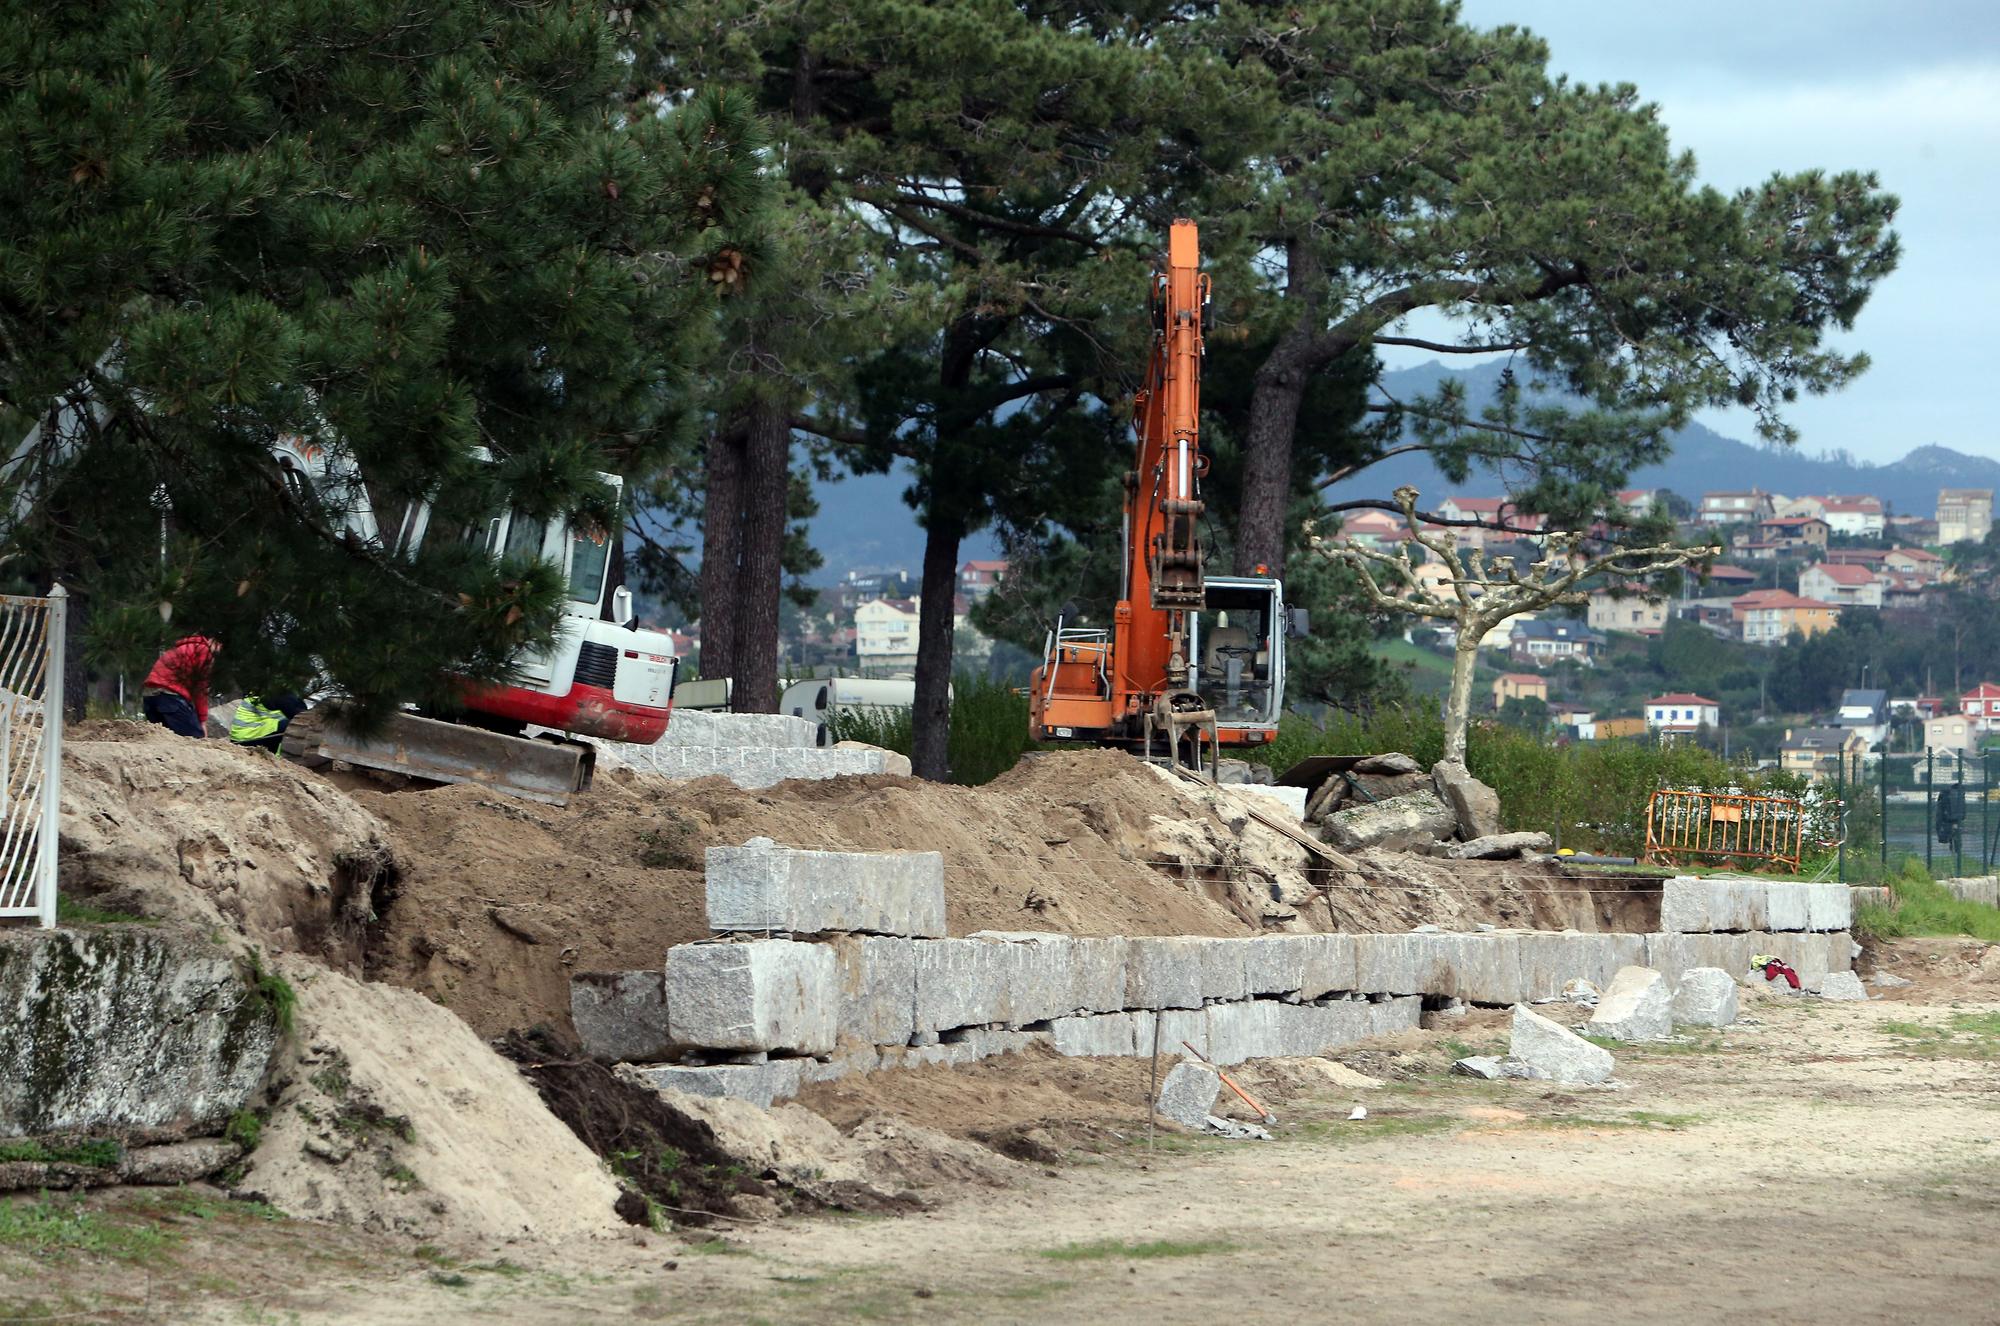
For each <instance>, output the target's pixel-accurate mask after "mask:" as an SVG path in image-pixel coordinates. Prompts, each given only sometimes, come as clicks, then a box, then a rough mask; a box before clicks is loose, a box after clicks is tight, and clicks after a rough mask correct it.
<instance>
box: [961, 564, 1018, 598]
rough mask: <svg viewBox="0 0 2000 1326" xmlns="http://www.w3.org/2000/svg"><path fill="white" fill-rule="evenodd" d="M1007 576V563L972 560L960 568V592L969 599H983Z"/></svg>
mask: <svg viewBox="0 0 2000 1326" xmlns="http://www.w3.org/2000/svg"><path fill="white" fill-rule="evenodd" d="M1006 578H1007V563H1005V562H1004V561H1000V562H982V561H976V560H975V561H970V562H967V563H966V564H965V565H964V566H961V567H959V568H958V592H959V593H961V594H963V595H965V596H966V597H967V598H969V599H983V598H985V597H986V596H987V595H988V594H991V593H992V592H993V590H994V587H995V586H997V585H998V584H999V583H1000V582H1001V581H1002V580H1005V579H1006Z"/></svg>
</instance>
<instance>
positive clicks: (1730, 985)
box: [1674, 967, 1737, 1027]
mask: <svg viewBox="0 0 2000 1326" xmlns="http://www.w3.org/2000/svg"><path fill="white" fill-rule="evenodd" d="M1736 1012H1737V1009H1736V980H1735V978H1734V977H1732V976H1731V975H1730V974H1729V973H1728V972H1726V971H1724V970H1722V968H1720V967H1691V968H1689V969H1688V970H1687V971H1686V972H1685V973H1683V974H1682V976H1681V984H1680V988H1679V989H1678V990H1675V991H1674V1021H1675V1022H1678V1023H1680V1024H1681V1025H1683V1026H1688V1027H1727V1026H1732V1025H1734V1024H1735V1022H1736Z"/></svg>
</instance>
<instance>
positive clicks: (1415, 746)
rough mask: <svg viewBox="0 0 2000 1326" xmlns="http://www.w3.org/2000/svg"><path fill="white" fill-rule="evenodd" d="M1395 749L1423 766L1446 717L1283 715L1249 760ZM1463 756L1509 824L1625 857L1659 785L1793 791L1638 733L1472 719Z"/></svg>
mask: <svg viewBox="0 0 2000 1326" xmlns="http://www.w3.org/2000/svg"><path fill="white" fill-rule="evenodd" d="M1384 751H1402V752H1403V753H1404V754H1406V755H1409V756H1412V757H1413V758H1415V759H1416V760H1417V761H1418V762H1419V763H1420V764H1422V765H1423V766H1424V767H1425V768H1429V767H1430V766H1431V765H1432V764H1434V763H1436V762H1437V761H1438V759H1440V758H1441V757H1442V756H1443V754H1444V722H1443V720H1442V719H1441V718H1440V717H1438V716H1437V715H1436V714H1432V713H1427V712H1425V711H1423V710H1421V709H1412V708H1392V709H1383V710H1379V711H1377V712H1376V713H1374V714H1372V715H1370V716H1369V717H1367V718H1360V717H1356V716H1354V715H1349V714H1341V715H1336V716H1334V717H1333V718H1332V719H1331V720H1329V721H1328V722H1327V723H1326V724H1325V725H1321V724H1319V723H1317V722H1314V721H1313V720H1312V719H1309V718H1306V717H1304V716H1302V715H1298V714H1288V715H1287V716H1286V717H1285V720H1284V722H1283V724H1282V725H1281V726H1280V728H1279V730H1278V737H1277V740H1276V741H1274V742H1272V743H1271V744H1270V745H1269V746H1267V747H1265V748H1263V750H1262V752H1261V753H1255V754H1253V755H1252V758H1254V759H1257V760H1260V761H1262V762H1263V763H1266V764H1269V765H1270V766H1271V767H1272V768H1273V769H1275V770H1277V771H1279V772H1283V771H1284V770H1285V769H1286V768H1289V767H1290V766H1291V765H1292V764H1294V763H1296V762H1297V761H1299V760H1301V759H1304V758H1305V757H1307V756H1309V755H1373V754H1379V753H1381V752H1384ZM1466 763H1467V765H1468V766H1469V767H1470V768H1471V770H1472V773H1473V775H1474V776H1475V777H1477V778H1478V779H1479V780H1480V781H1482V782H1484V783H1486V784H1488V785H1490V786H1491V787H1492V788H1493V789H1494V790H1495V791H1496V792H1498V793H1499V794H1500V813H1501V819H1502V820H1503V821H1504V822H1505V824H1506V827H1507V828H1508V829H1510V830H1517V831H1525V830H1540V831H1541V832H1543V833H1547V834H1549V835H1550V836H1551V837H1553V838H1554V839H1555V840H1556V844H1557V845H1558V846H1561V847H1569V848H1574V849H1576V850H1578V851H1597V852H1604V853H1608V854H1613V855H1620V856H1632V855H1636V854H1638V853H1639V852H1640V851H1642V850H1644V848H1645V845H1646V803H1647V801H1648V800H1649V799H1650V797H1651V796H1652V794H1653V792H1654V791H1655V790H1657V789H1659V788H1663V787H1664V788H1677V789H1683V790H1690V791H1726V790H1731V789H1735V790H1740V791H1744V792H1759V793H1766V794H1770V795H1776V796H1799V795H1801V794H1802V793H1803V792H1804V790H1805V788H1804V783H1803V781H1802V780H1801V779H1800V778H1799V777H1798V776H1797V775H1794V774H1787V773H1783V772H1781V771H1776V770H1764V771H1760V770H1754V769H1750V768H1747V767H1745V766H1742V765H1738V764H1732V763H1730V762H1729V761H1726V760H1724V759H1723V758H1722V757H1721V756H1719V755H1716V754H1715V753H1714V752H1712V751H1707V750H1703V749H1701V748H1700V747H1698V746H1695V745H1692V744H1674V745H1666V746H1662V745H1659V744H1657V743H1654V742H1649V741H1640V740H1617V741H1601V742H1578V743H1576V744H1573V745H1567V746H1557V745H1554V744H1553V743H1551V742H1548V741H1545V740H1543V739H1541V738H1539V737H1535V736H1532V735H1530V734H1528V733H1525V732H1522V731H1520V730H1518V729H1516V728H1510V727H1503V726H1500V725H1499V724H1492V723H1481V724H1475V725H1474V726H1473V728H1472V730H1471V731H1470V732H1469V733H1468V734H1467V742H1466Z"/></svg>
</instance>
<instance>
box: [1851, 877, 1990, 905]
mask: <svg viewBox="0 0 2000 1326" xmlns="http://www.w3.org/2000/svg"><path fill="white" fill-rule="evenodd" d="M1938 883H1939V884H1940V885H1942V886H1943V887H1944V889H1945V891H1946V892H1948V893H1950V894H1951V895H1952V896H1953V897H1955V898H1958V899H1960V900H1962V901H1964V902H1981V903H1985V904H1986V905H1987V906H1988V907H2000V875H1960V876H1957V877H1955V878H1951V879H1941V880H1939V881H1938ZM1847 892H1848V895H1849V897H1851V898H1852V899H1853V900H1854V905H1855V906H1857V907H1859V906H1860V905H1861V904H1862V903H1865V902H1866V903H1874V904H1876V905H1877V906H1881V907H1886V906H1888V905H1889V903H1890V902H1891V901H1892V899H1891V896H1890V891H1889V890H1888V889H1887V888H1886V887H1884V886H1883V885H1880V884H1850V885H1848V886H1847Z"/></svg>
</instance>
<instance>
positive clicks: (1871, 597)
mask: <svg viewBox="0 0 2000 1326" xmlns="http://www.w3.org/2000/svg"><path fill="white" fill-rule="evenodd" d="M1882 592H1883V581H1882V577H1881V576H1880V575H1879V574H1878V573H1876V572H1874V571H1871V570H1869V569H1868V568H1867V567H1865V566H1847V565H1844V564H1842V563H1838V562H1818V563H1815V564H1814V565H1812V566H1809V567H1807V568H1806V569H1805V570H1803V571H1801V572H1799V593H1801V594H1803V595H1805V596H1806V597H1807V598H1809V599H1819V600H1821V601H1822V602H1825V603H1838V604H1839V605H1840V606H1841V607H1843V608H1879V607H1881V606H1882Z"/></svg>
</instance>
